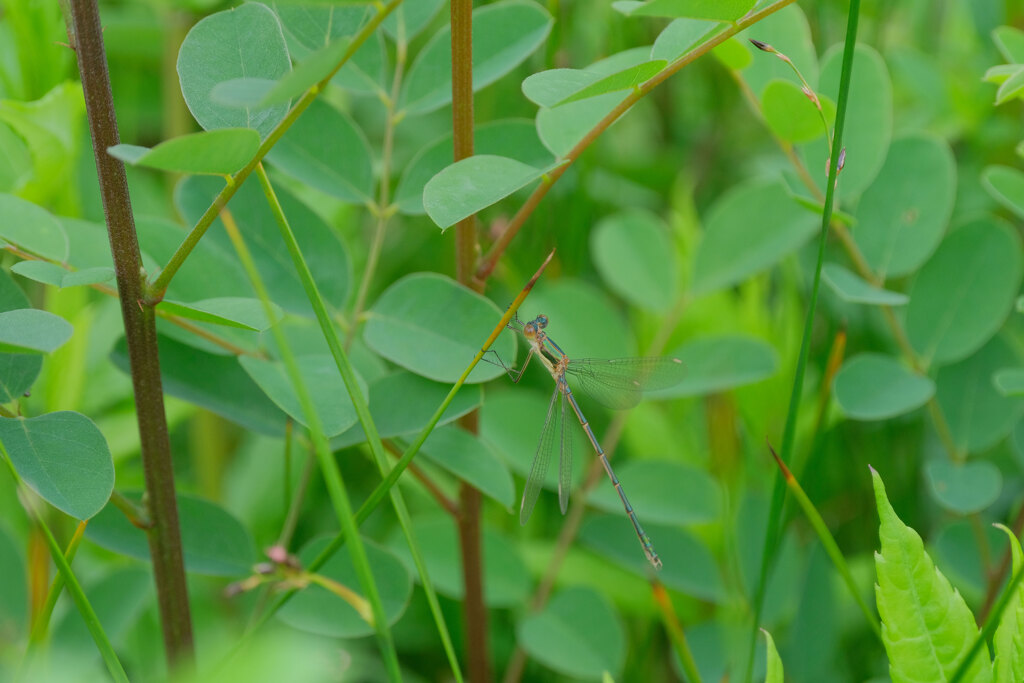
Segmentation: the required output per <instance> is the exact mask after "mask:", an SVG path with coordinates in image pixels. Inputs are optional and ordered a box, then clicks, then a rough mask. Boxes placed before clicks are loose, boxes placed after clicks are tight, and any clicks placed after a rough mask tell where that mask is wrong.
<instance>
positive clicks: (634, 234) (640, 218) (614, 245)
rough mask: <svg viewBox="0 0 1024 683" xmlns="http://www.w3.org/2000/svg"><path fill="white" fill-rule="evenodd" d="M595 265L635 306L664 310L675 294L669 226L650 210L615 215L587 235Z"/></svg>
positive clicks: (673, 260)
mask: <svg viewBox="0 0 1024 683" xmlns="http://www.w3.org/2000/svg"><path fill="white" fill-rule="evenodd" d="M590 250H591V253H593V255H594V266H595V267H596V268H597V271H598V272H599V273H600V274H601V277H603V278H604V280H605V282H607V283H608V286H609V287H610V288H611V289H613V290H614V291H615V292H616V293H617V294H618V295H619V296H621V297H622V298H623V299H625V300H626V301H629V302H630V303H631V304H633V305H634V306H637V307H639V308H644V309H648V310H653V311H665V310H666V309H668V308H669V307H670V306H671V305H672V302H673V301H674V300H675V298H676V297H677V296H678V293H677V291H676V287H677V273H676V260H675V258H673V254H674V252H673V247H672V241H671V239H670V238H669V233H668V226H667V225H665V222H664V221H663V220H661V218H659V217H658V216H656V215H655V214H653V213H650V212H647V211H642V210H639V209H638V210H632V211H623V212H621V213H617V214H614V215H612V216H609V217H607V218H605V219H604V220H602V221H601V222H600V223H598V224H597V226H595V228H594V231H593V232H592V233H591V235H590Z"/></svg>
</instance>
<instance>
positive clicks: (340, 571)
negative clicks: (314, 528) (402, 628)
mask: <svg viewBox="0 0 1024 683" xmlns="http://www.w3.org/2000/svg"><path fill="white" fill-rule="evenodd" d="M328 543H330V539H329V538H327V537H321V538H318V539H315V540H313V541H311V542H310V543H308V544H306V546H305V547H303V549H302V551H301V552H300V553H299V561H300V562H301V563H302V565H303V566H306V565H308V564H309V563H310V562H312V561H313V559H314V558H315V557H316V556H317V555H319V554H320V552H321V551H323V549H324V548H326V547H327V545H328ZM363 544H364V545H365V547H366V556H367V559H368V560H369V562H370V569H371V573H372V574H373V581H374V583H375V584H376V585H377V590H378V591H379V593H380V599H381V603H382V604H383V606H384V614H385V616H387V621H388V624H394V623H395V622H396V621H398V619H399V618H400V617H401V616H402V614H404V613H405V608H406V607H407V606H408V604H409V598H410V597H411V596H412V580H411V579H410V576H409V572H408V570H407V569H406V567H405V566H404V565H403V564H402V561H401V560H400V559H399V558H398V557H396V556H395V554H394V553H393V552H391V551H390V550H388V549H387V548H382V547H381V546H379V545H377V544H376V543H374V542H372V541H370V540H369V539H365V538H364V539H363ZM317 573H318V574H320V575H321V576H326V577H327V578H329V579H332V580H333V581H336V582H337V583H340V584H341V585H343V586H345V587H346V588H349V589H350V590H352V591H355V592H356V593H360V591H361V588H360V586H359V578H358V576H357V575H356V571H355V567H353V566H352V558H351V556H350V555H349V553H347V552H340V553H335V554H334V555H333V556H331V559H329V560H327V563H326V564H324V566H322V567H321V568H320V569H319V571H318V572H317ZM277 618H278V619H280V620H281V621H283V622H284V623H286V624H288V625H289V626H292V627H294V628H298V629H302V630H303V631H309V632H310V633H317V634H320V635H324V636H328V637H331V638H361V637H364V636H368V635H371V634H373V632H374V630H373V627H372V626H370V625H369V624H368V623H366V621H364V620H363V618H362V617H360V616H359V613H358V612H356V610H355V609H354V608H353V607H352V605H350V604H349V603H348V602H346V601H344V600H342V599H341V598H340V597H338V596H337V595H335V594H334V593H332V592H330V591H329V590H327V589H326V588H324V587H323V586H320V585H317V584H311V585H309V586H308V587H306V588H304V589H303V590H301V591H300V592H299V593H297V594H296V595H295V597H294V598H292V599H291V600H290V601H289V602H288V604H286V605H285V606H284V607H282V608H281V609H280V610H279V611H278V613H277Z"/></svg>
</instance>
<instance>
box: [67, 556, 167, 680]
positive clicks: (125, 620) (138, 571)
mask: <svg viewBox="0 0 1024 683" xmlns="http://www.w3.org/2000/svg"><path fill="white" fill-rule="evenodd" d="M86 593H87V595H88V596H89V602H90V603H91V604H92V607H93V609H94V610H95V612H96V616H97V617H98V618H99V621H100V623H102V624H103V630H104V632H106V634H107V636H108V637H109V638H110V640H111V641H112V642H113V643H115V644H116V645H118V646H120V647H124V648H126V649H127V648H129V647H131V646H130V644H129V643H130V640H129V638H130V637H131V636H133V635H137V632H134V628H133V627H136V626H137V625H138V622H139V619H140V618H141V617H142V616H143V615H144V614H145V613H146V610H147V608H149V607H150V606H151V605H152V604H153V597H154V595H153V593H154V591H153V576H152V572H150V571H149V570H147V569H145V568H143V567H138V566H131V567H121V568H118V569H114V570H113V571H110V572H109V573H106V574H104V575H103V576H102V578H100V579H99V580H97V581H93V582H91V583H90V584H89V585H88V587H87V589H86ZM51 637H52V638H53V640H54V642H58V643H60V646H61V651H62V652H64V653H65V654H64V655H63V657H68V655H71V657H69V659H71V660H72V661H73V658H74V657H75V656H78V657H90V656H93V653H95V651H96V644H95V642H94V641H93V638H92V636H91V635H90V634H89V630H88V627H87V626H86V625H85V621H84V620H83V619H82V615H81V614H80V613H79V612H78V610H74V609H73V610H68V611H67V612H65V613H64V617H63V618H62V619H61V620H60V621H58V622H56V623H55V625H54V627H53V630H52V635H51Z"/></svg>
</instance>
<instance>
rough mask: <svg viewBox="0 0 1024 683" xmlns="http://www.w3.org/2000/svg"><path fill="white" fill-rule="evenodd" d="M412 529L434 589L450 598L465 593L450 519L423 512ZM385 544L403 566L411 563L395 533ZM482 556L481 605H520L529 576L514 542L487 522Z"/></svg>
mask: <svg viewBox="0 0 1024 683" xmlns="http://www.w3.org/2000/svg"><path fill="white" fill-rule="evenodd" d="M413 531H414V533H415V535H416V540H417V541H419V543H420V552H421V553H422V555H423V561H424V562H425V563H426V565H427V573H428V574H429V575H430V581H431V583H433V584H434V587H435V588H436V589H437V592H438V593H440V594H441V595H446V596H448V597H449V598H452V599H453V600H462V599H463V598H464V597H465V595H466V593H465V583H464V581H463V577H462V562H461V559H460V558H461V556H462V555H461V551H460V550H459V541H458V537H457V535H456V530H455V524H454V523H453V522H452V520H451V518H450V517H447V516H443V517H442V516H438V515H437V514H434V515H426V514H424V515H422V516H420V517H419V518H417V519H415V520H414V521H413ZM388 546H389V547H390V548H391V549H392V550H393V551H394V552H395V554H396V555H398V556H399V557H400V558H402V561H403V562H404V563H405V565H406V567H409V568H411V567H412V566H413V563H412V555H410V554H409V546H408V545H407V544H406V542H405V539H404V538H402V536H401V535H400V534H399V533H395V534H393V535H392V536H391V538H390V539H389V541H388ZM483 556H484V561H483V564H484V567H483V569H484V572H483V573H484V575H483V583H484V604H486V605H487V606H488V607H491V608H502V607H513V606H518V605H521V604H523V602H524V601H525V600H526V598H527V596H529V593H530V575H529V572H527V570H526V565H524V564H523V560H522V558H521V557H520V556H519V549H518V548H517V547H516V545H515V544H514V543H512V542H511V541H510V540H509V539H507V538H506V537H505V536H502V535H501V534H499V533H498V532H496V531H494V530H492V528H491V526H490V525H485V526H484V527H483Z"/></svg>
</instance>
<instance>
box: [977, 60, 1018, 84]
mask: <svg viewBox="0 0 1024 683" xmlns="http://www.w3.org/2000/svg"><path fill="white" fill-rule="evenodd" d="M1019 70H1020V65H1019V64H998V65H996V66H990V67H989V68H988V70H987V71H985V76H984V78H982V80H983V81H985V82H986V83H995V84H997V85H999V84H1002V83H1005V82H1006V79H1008V78H1009V77H1010V76H1012V75H1014V74H1015V73H1017V71H1019Z"/></svg>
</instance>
